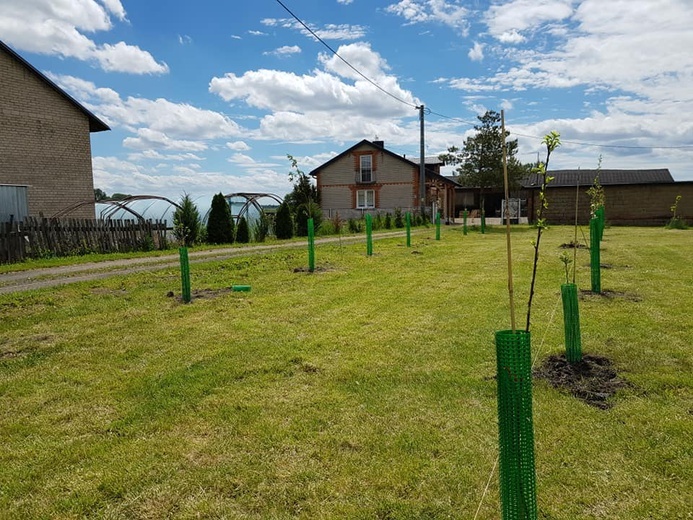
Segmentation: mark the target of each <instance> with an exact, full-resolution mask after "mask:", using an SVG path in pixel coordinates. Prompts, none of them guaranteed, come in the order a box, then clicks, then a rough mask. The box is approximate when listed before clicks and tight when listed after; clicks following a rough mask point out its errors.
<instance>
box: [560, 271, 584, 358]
mask: <svg viewBox="0 0 693 520" xmlns="http://www.w3.org/2000/svg"><path fill="white" fill-rule="evenodd" d="M561 298H562V299H563V326H564V329H565V357H566V359H567V360H568V363H578V362H579V361H582V341H581V338H580V310H579V308H578V294H577V285H575V284H574V283H566V284H563V285H561Z"/></svg>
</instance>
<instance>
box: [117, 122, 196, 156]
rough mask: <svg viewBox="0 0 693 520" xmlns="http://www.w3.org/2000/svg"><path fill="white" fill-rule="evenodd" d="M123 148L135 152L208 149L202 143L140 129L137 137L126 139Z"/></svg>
mask: <svg viewBox="0 0 693 520" xmlns="http://www.w3.org/2000/svg"><path fill="white" fill-rule="evenodd" d="M123 146H125V147H126V148H133V149H135V150H148V149H152V148H163V149H164V150H186V151H192V152H201V151H203V150H206V149H207V145H206V144H205V143H203V142H201V141H189V140H184V139H172V138H171V137H169V136H168V135H166V134H165V133H163V132H159V131H157V130H152V129H151V128H140V129H138V130H137V137H126V138H125V139H124V140H123Z"/></svg>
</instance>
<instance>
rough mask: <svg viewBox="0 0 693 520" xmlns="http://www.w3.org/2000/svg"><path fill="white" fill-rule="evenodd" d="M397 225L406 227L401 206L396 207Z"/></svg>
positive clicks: (397, 226)
mask: <svg viewBox="0 0 693 520" xmlns="http://www.w3.org/2000/svg"><path fill="white" fill-rule="evenodd" d="M395 227H396V228H403V227H404V215H403V214H402V210H401V209H400V208H395Z"/></svg>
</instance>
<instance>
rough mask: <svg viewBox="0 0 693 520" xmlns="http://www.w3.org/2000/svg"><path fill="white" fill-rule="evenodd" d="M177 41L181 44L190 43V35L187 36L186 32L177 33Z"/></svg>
mask: <svg viewBox="0 0 693 520" xmlns="http://www.w3.org/2000/svg"><path fill="white" fill-rule="evenodd" d="M178 43H180V44H181V45H188V44H190V43H192V38H191V37H190V36H188V35H187V34H182V35H181V34H179V35H178Z"/></svg>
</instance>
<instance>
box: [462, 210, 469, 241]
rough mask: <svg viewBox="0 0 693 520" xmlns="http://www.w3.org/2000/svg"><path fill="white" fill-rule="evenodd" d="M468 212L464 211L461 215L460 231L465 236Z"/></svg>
mask: <svg viewBox="0 0 693 520" xmlns="http://www.w3.org/2000/svg"><path fill="white" fill-rule="evenodd" d="M468 214H469V212H468V211H467V210H466V209H465V210H464V213H462V231H463V233H464V234H465V235H466V234H467V215H468Z"/></svg>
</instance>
